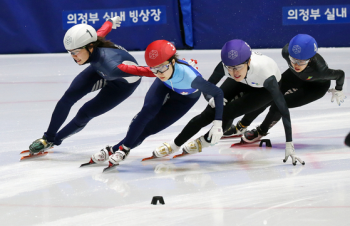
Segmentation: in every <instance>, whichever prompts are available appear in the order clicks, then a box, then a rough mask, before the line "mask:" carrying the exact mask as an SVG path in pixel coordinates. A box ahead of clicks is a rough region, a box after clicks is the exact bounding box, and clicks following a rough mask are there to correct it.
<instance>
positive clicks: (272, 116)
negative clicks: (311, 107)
mask: <svg viewBox="0 0 350 226" xmlns="http://www.w3.org/2000/svg"><path fill="white" fill-rule="evenodd" d="M288 46H289V44H286V45H285V46H284V47H283V49H282V56H283V58H284V59H285V60H286V61H287V63H288V66H289V69H287V70H286V71H285V72H284V73H283V74H282V79H281V82H280V84H281V92H282V93H284V94H285V96H284V98H285V100H286V102H287V105H288V108H295V107H300V106H303V105H306V104H308V103H311V102H313V101H315V100H318V99H320V98H322V97H323V96H324V95H325V94H326V92H327V91H328V89H329V87H330V84H331V80H336V86H335V89H336V90H342V87H343V84H344V79H345V74H344V71H342V70H333V69H329V68H328V65H327V63H326V62H325V60H324V59H323V57H322V56H321V55H320V54H318V53H316V55H315V56H313V57H312V58H311V59H310V62H309V63H308V65H307V67H306V68H305V69H304V70H303V71H301V72H296V71H295V70H294V69H293V66H292V65H291V62H290V59H289V52H288ZM286 92H288V93H286ZM270 105H271V107H270V110H269V113H268V114H267V116H266V118H265V120H264V121H263V123H262V124H261V125H260V128H261V130H262V132H263V133H267V131H268V130H269V129H270V128H271V127H272V126H273V125H274V124H276V123H277V122H278V121H279V120H280V119H281V114H280V113H279V111H278V109H277V107H276V105H275V104H274V103H273V102H271V103H270V104H268V105H267V106H264V107H263V108H261V109H259V110H257V111H254V112H252V113H249V114H246V115H245V116H244V117H243V118H242V120H241V123H242V125H244V126H249V125H250V124H251V122H252V121H253V120H254V119H255V118H256V117H258V115H259V114H261V113H262V112H263V111H264V110H265V109H266V108H267V107H268V106H270Z"/></svg>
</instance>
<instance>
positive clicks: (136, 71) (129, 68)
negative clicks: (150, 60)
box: [118, 62, 157, 77]
mask: <svg viewBox="0 0 350 226" xmlns="http://www.w3.org/2000/svg"><path fill="white" fill-rule="evenodd" d="M118 68H119V69H120V70H121V71H124V72H126V73H128V74H132V75H138V76H145V77H157V76H156V75H155V74H154V73H153V72H152V71H151V69H150V68H149V67H143V66H137V65H127V64H125V63H124V62H123V63H122V64H119V65H118Z"/></svg>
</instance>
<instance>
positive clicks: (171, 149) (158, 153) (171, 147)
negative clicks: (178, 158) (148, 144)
mask: <svg viewBox="0 0 350 226" xmlns="http://www.w3.org/2000/svg"><path fill="white" fill-rule="evenodd" d="M179 150H180V147H179V146H177V145H176V144H175V142H174V141H171V142H169V143H166V142H165V143H163V144H162V145H161V146H159V147H157V148H156V150H154V151H153V152H152V156H151V157H148V158H144V159H142V161H146V160H150V159H156V158H162V157H165V156H168V155H170V154H173V153H175V152H177V151H179Z"/></svg>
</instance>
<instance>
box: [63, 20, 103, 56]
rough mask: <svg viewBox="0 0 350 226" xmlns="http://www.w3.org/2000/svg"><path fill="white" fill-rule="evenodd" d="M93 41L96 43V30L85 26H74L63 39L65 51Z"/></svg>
mask: <svg viewBox="0 0 350 226" xmlns="http://www.w3.org/2000/svg"><path fill="white" fill-rule="evenodd" d="M95 41H97V33H96V30H95V29H94V28H93V27H91V26H90V25H87V24H77V25H74V26H73V27H71V28H69V30H68V31H67V32H66V34H65V36H64V38H63V44H64V47H65V48H66V50H72V49H77V48H81V47H83V46H85V45H87V44H89V43H91V42H95Z"/></svg>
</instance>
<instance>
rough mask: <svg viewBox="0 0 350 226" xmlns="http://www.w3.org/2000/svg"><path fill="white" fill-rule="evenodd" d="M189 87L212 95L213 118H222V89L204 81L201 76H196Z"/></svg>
mask: <svg viewBox="0 0 350 226" xmlns="http://www.w3.org/2000/svg"><path fill="white" fill-rule="evenodd" d="M191 87H192V88H195V89H198V90H199V91H201V92H203V93H205V94H209V95H210V96H212V97H214V100H215V120H222V113H223V110H224V93H223V92H222V90H221V89H220V88H219V87H217V86H216V85H214V84H213V83H210V82H208V81H206V80H205V79H204V78H203V77H201V76H197V77H196V78H195V79H194V80H193V81H192V83H191Z"/></svg>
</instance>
